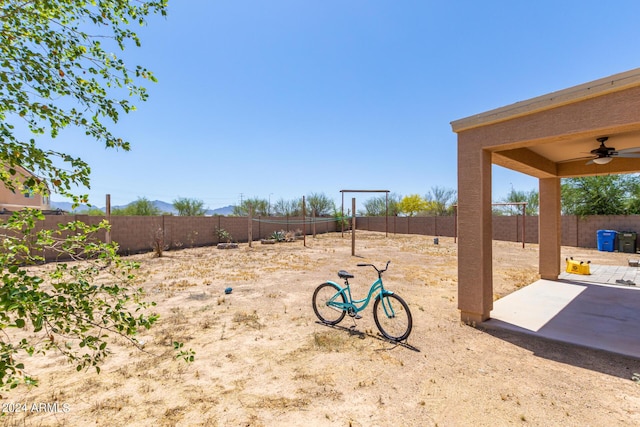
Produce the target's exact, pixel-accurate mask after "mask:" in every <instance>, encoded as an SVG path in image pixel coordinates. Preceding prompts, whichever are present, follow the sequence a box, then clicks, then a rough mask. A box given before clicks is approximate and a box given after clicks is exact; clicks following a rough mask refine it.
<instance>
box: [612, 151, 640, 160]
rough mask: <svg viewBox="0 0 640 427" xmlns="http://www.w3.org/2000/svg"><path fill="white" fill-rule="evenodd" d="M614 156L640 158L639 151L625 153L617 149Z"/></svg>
mask: <svg viewBox="0 0 640 427" xmlns="http://www.w3.org/2000/svg"><path fill="white" fill-rule="evenodd" d="M616 157H626V158H628V159H629V158H632V159H640V152H637V153H633V152H626V153H622V152H620V151H618V154H617V155H616Z"/></svg>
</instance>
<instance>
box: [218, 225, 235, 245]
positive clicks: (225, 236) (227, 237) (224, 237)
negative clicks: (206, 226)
mask: <svg viewBox="0 0 640 427" xmlns="http://www.w3.org/2000/svg"><path fill="white" fill-rule="evenodd" d="M216 236H218V240H220V241H224V242H226V243H231V242H232V241H233V237H232V236H231V233H229V232H228V231H227V230H225V229H224V228H217V227H216Z"/></svg>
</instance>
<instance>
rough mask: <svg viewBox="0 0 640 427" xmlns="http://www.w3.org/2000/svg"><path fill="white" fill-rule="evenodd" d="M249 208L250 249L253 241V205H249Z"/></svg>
mask: <svg viewBox="0 0 640 427" xmlns="http://www.w3.org/2000/svg"><path fill="white" fill-rule="evenodd" d="M248 208H249V216H248V218H249V221H248V222H249V226H248V227H249V228H248V230H247V235H248V240H249V247H251V241H252V240H253V224H251V220H252V219H251V214H252V213H253V212H252V209H251V203H249V204H248Z"/></svg>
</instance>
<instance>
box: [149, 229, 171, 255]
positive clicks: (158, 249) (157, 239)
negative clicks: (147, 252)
mask: <svg viewBox="0 0 640 427" xmlns="http://www.w3.org/2000/svg"><path fill="white" fill-rule="evenodd" d="M151 248H152V249H153V252H154V253H155V255H156V256H157V257H158V258H160V257H161V256H162V253H163V252H164V251H165V250H166V249H168V246H167V245H165V243H164V230H163V229H162V228H161V227H158V228H157V229H156V230H155V231H154V232H152V233H151Z"/></svg>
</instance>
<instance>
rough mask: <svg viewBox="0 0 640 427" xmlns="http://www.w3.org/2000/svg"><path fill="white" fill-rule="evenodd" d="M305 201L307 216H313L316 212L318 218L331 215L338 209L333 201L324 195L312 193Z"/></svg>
mask: <svg viewBox="0 0 640 427" xmlns="http://www.w3.org/2000/svg"><path fill="white" fill-rule="evenodd" d="M305 199H306V200H305V201H306V203H307V206H306V211H307V212H306V213H307V215H313V213H314V212H315V215H316V216H325V215H331V214H332V213H333V211H334V210H335V207H336V206H335V203H334V202H333V200H331V199H330V198H329V196H327V195H326V194H324V193H311V194H310V195H308V196H306V197H305Z"/></svg>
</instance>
